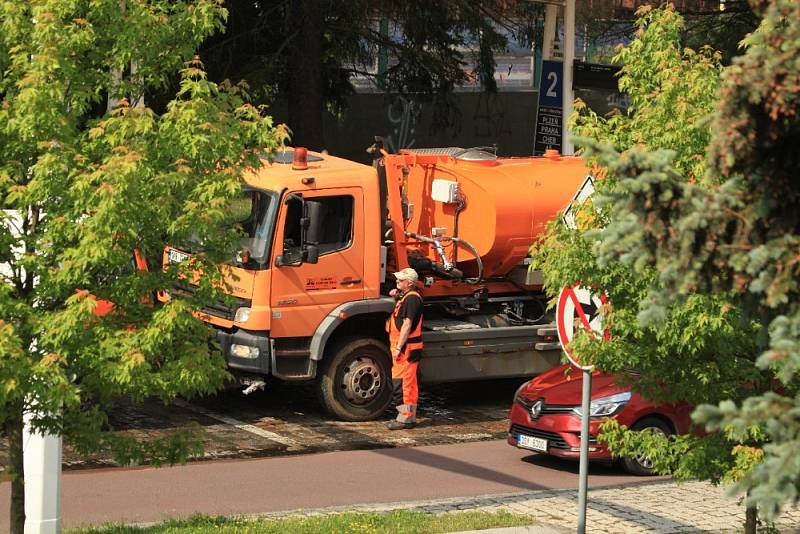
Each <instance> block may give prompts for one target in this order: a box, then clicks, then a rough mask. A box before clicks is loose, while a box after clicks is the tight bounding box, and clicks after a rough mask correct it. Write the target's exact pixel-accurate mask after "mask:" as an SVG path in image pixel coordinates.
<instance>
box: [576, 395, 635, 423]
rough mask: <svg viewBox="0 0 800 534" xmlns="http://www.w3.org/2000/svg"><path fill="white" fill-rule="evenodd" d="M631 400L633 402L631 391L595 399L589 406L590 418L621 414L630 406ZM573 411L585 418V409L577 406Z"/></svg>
mask: <svg viewBox="0 0 800 534" xmlns="http://www.w3.org/2000/svg"><path fill="white" fill-rule="evenodd" d="M629 400H631V392H630V391H625V392H623V393H617V394H616V395H609V396H608V397H600V398H599V399H594V400H593V401H592V402H591V403H590V404H589V417H610V416H612V415H614V414H616V413H619V412H621V411H622V409H623V408H624V407H625V405H626V404H628V401H629ZM572 411H573V413H575V414H577V415H578V417H581V416H583V409H582V408H581V407H580V406H576V407H575V408H573V409H572Z"/></svg>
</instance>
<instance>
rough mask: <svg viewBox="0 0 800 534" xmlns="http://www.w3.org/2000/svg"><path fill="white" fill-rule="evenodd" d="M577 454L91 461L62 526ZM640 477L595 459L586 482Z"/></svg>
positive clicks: (322, 501)
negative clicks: (132, 464) (154, 463)
mask: <svg viewBox="0 0 800 534" xmlns="http://www.w3.org/2000/svg"><path fill="white" fill-rule="evenodd" d="M577 470H578V464H577V462H563V461H556V460H553V459H550V458H547V457H542V456H538V455H530V454H528V453H527V452H525V451H523V450H520V449H516V448H513V447H510V446H508V445H507V444H506V443H505V441H502V440H497V441H484V442H473V443H464V444H455V445H433V446H426V447H407V448H403V447H400V448H391V449H377V450H361V451H340V452H332V453H323V454H311V455H303V456H289V457H276V458H264V459H251V460H217V461H211V462H195V463H191V464H188V465H183V466H176V467H163V468H150V467H142V468H132V469H97V470H87V471H73V472H67V473H65V474H64V475H63V478H62V507H61V510H62V524H63V526H64V527H65V528H73V527H76V526H85V525H90V524H93V525H97V524H101V523H105V522H131V523H139V522H150V521H158V520H162V519H166V518H174V517H186V516H189V515H192V514H194V513H204V514H209V515H228V514H253V513H263V512H275V511H283V510H287V511H288V510H297V509H305V508H320V507H328V506H347V505H355V504H368V503H384V502H402V501H417V500H426V499H437V498H447V497H468V496H476V495H487V494H498V493H509V492H517V491H526V490H537V489H560V488H576V487H577V483H578V482H577ZM636 480H638V481H641V480H643V479H642V478H638V477H630V476H623V475H620V470H618V469H612V468H608V467H605V466H602V465H597V466H592V468H591V470H590V477H589V483H590V485H593V486H598V485H611V484H621V483H625V482H631V481H636ZM9 490H10V484H9V483H8V482H3V483H2V484H0V529H2V530H3V531H7V530H8V505H9V498H10V497H9Z"/></svg>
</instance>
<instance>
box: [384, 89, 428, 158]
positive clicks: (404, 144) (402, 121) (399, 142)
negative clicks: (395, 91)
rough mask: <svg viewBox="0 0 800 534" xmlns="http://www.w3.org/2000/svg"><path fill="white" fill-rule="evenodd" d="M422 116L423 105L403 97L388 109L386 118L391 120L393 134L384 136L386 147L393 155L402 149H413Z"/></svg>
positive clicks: (394, 101)
mask: <svg viewBox="0 0 800 534" xmlns="http://www.w3.org/2000/svg"><path fill="white" fill-rule="evenodd" d="M421 114H422V104H419V103H417V102H415V101H413V100H410V99H408V98H406V97H404V96H402V95H398V96H396V97H394V100H392V102H391V103H390V104H389V105H388V106H387V108H386V118H387V119H389V128H390V130H391V132H390V133H389V135H386V136H384V139H385V141H386V145H387V147H388V148H389V150H390V151H391V152H393V153H397V152H398V151H399V150H400V149H401V148H411V147H413V146H414V143H415V142H416V132H417V123H418V122H419V117H420V115H421Z"/></svg>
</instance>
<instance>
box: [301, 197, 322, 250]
mask: <svg viewBox="0 0 800 534" xmlns="http://www.w3.org/2000/svg"><path fill="white" fill-rule="evenodd" d="M303 211H304V213H303V216H304V218H305V221H304V222H305V224H306V225H307V226H306V231H305V236H304V237H303V242H304V244H311V245H318V244H319V241H320V238H321V237H322V223H323V219H324V218H325V217H324V214H323V213H322V203H321V202H317V201H314V200H306V201H305V205H304V206H303Z"/></svg>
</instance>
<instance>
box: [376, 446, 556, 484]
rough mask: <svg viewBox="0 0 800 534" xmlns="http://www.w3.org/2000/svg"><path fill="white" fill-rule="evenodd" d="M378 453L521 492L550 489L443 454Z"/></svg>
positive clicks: (413, 451) (416, 451)
mask: <svg viewBox="0 0 800 534" xmlns="http://www.w3.org/2000/svg"><path fill="white" fill-rule="evenodd" d="M376 452H377V453H378V454H384V455H387V456H391V457H393V458H397V459H400V460H404V461H407V462H412V463H414V464H418V465H424V466H427V467H433V468H436V469H441V470H442V471H448V472H450V473H458V474H461V475H467V476H470V477H474V478H480V479H482V480H486V481H489V482H496V483H498V484H505V485H508V486H512V487H514V488H518V489H521V490H541V489H550V488H548V487H547V486H543V485H541V484H535V483H533V482H531V481H530V480H525V479H524V478H518V477H515V476H512V475H507V474H505V473H501V472H498V471H495V470H493V469H487V468H485V467H481V466H480V465H476V464H474V463H469V462H464V461H462V460H455V459H453V458H449V457H447V456H443V455H441V454H434V453H431V452H427V451H424V450H421V449H419V448H410V447H409V448H399V449H385V450H379V451H376Z"/></svg>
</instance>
